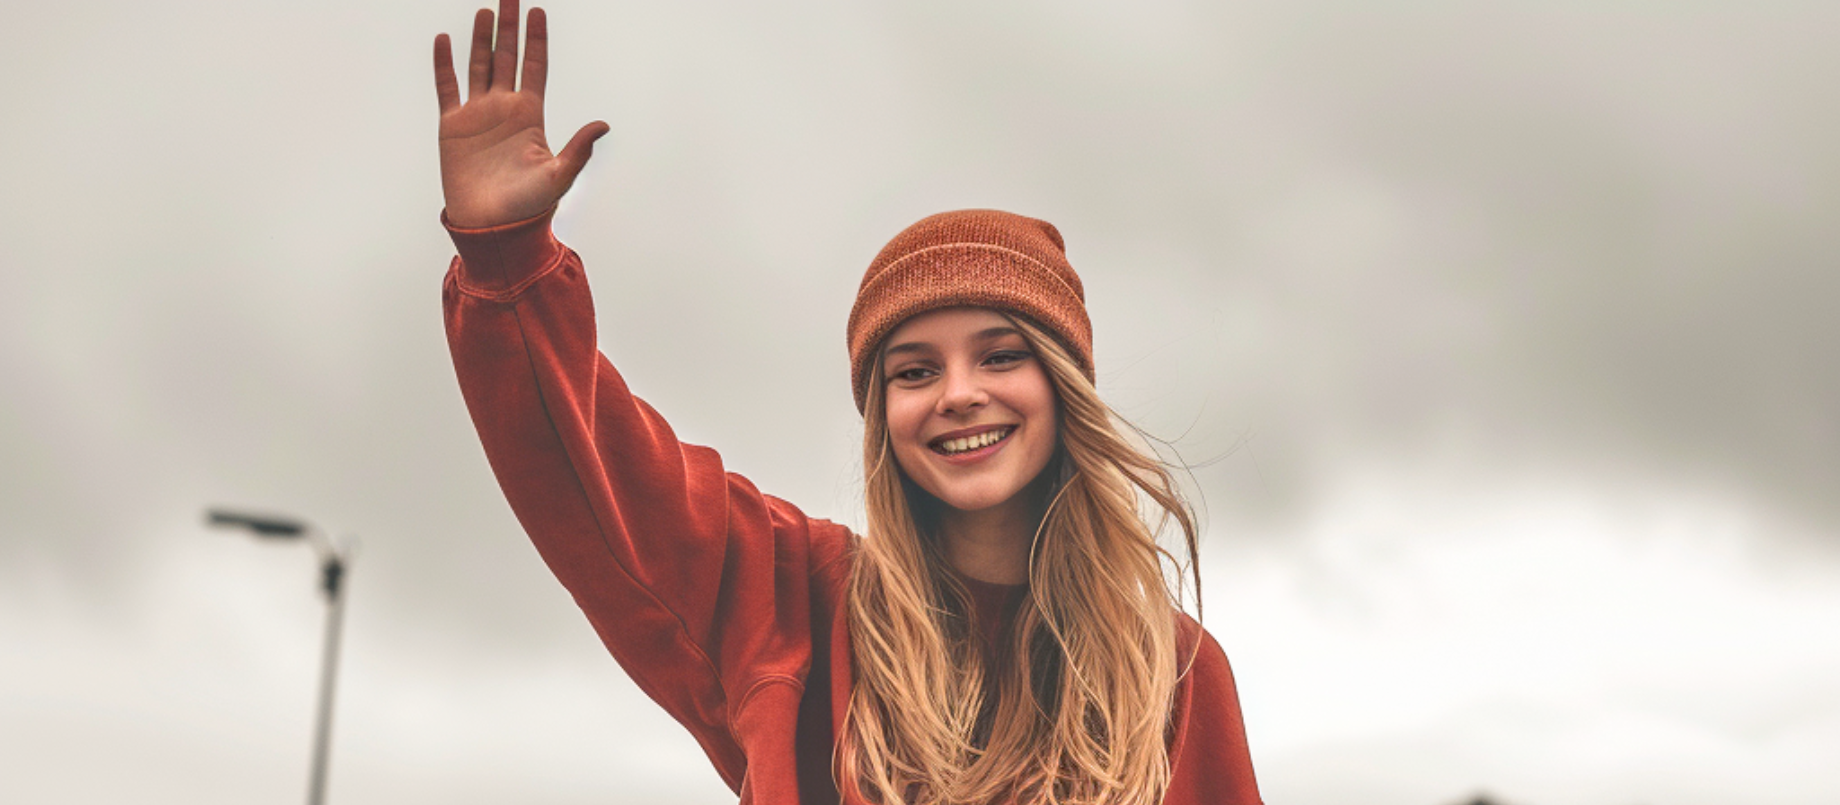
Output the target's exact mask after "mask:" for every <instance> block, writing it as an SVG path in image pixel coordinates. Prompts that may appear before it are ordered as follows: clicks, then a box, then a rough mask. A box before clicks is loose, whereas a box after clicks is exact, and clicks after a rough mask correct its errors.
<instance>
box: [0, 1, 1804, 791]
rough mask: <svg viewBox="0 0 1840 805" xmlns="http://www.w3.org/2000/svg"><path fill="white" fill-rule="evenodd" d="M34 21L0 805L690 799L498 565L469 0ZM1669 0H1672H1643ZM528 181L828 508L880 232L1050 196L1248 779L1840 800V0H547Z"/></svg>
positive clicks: (641, 731) (661, 719) (682, 360)
mask: <svg viewBox="0 0 1840 805" xmlns="http://www.w3.org/2000/svg"><path fill="white" fill-rule="evenodd" d="M15 5H18V6H20V7H18V8H10V9H9V13H8V16H9V25H8V29H9V31H11V32H12V33H11V36H9V37H8V39H9V45H8V47H6V48H4V49H0V71H4V74H5V75H7V76H9V77H10V80H8V81H4V82H0V109H5V110H6V112H5V115H4V117H5V122H4V124H0V187H3V188H4V189H0V282H4V285H5V287H6V288H8V289H9V292H7V293H4V294H0V378H4V380H0V799H4V800H5V801H7V802H9V803H11V802H19V803H53V802H56V803H62V802H146V803H187V804H188V805H192V804H196V803H238V804H242V803H251V802H286V801H291V800H295V799H298V798H299V797H300V796H301V793H302V789H304V787H305V781H306V776H307V760H308V749H309V742H310V738H311V730H312V707H313V695H314V683H315V678H316V662H317V657H318V650H319V635H320V626H321V621H320V618H321V612H322V609H321V606H320V604H319V602H318V600H317V599H316V597H315V592H314V583H315V578H314V566H313V559H312V556H311V553H310V552H309V551H307V550H306V549H305V548H304V546H297V545H295V546H290V545H277V544H261V543H256V542H254V541H253V540H250V539H247V538H244V537H241V536H238V535H235V534H230V533H224V532H218V531H212V530H208V529H206V528H205V527H204V526H203V525H202V519H203V515H202V512H203V510H204V508H205V507H206V506H207V505H214V504H228V505H236V506H244V507H251V508H255V509H259V510H265V511H272V512H282V513H291V514H296V515H299V516H302V517H306V518H309V519H311V520H313V521H315V522H317V523H320V524H322V525H324V526H326V527H327V528H329V529H331V530H332V531H334V532H335V533H338V534H355V535H357V537H358V538H359V540H361V547H360V552H359V554H358V556H357V559H356V562H355V566H354V568H353V571H352V573H351V575H350V588H349V589H350V611H349V620H348V624H347V631H346V643H345V660H344V665H343V667H342V676H341V689H340V697H341V698H340V701H339V710H338V721H337V724H336V737H335V741H334V756H333V762H332V775H331V797H330V799H331V801H334V802H339V803H386V802H388V803H395V802H404V801H409V802H421V801H427V802H436V801H438V802H445V803H462V804H465V803H488V802H493V803H496V802H505V801H517V802H542V803H587V802H635V803H636V802H646V803H667V804H670V803H684V804H685V805H688V804H690V803H722V802H732V801H733V797H732V795H730V794H729V793H728V792H727V790H726V789H725V788H724V787H723V786H722V784H721V782H720V781H719V779H718V778H717V777H716V775H715V774H714V773H713V771H712V770H711V769H710V768H709V766H708V763H707V761H706V760H705V759H704V758H703V757H702V754H701V752H700V751H699V750H698V749H697V748H696V746H695V744H694V742H692V741H691V740H690V738H689V737H688V736H687V735H686V734H685V733H684V732H683V731H682V730H681V729H680V728H678V727H677V726H676V725H675V724H673V723H672V722H670V721H669V719H668V718H666V717H665V716H663V715H662V714H661V713H660V712H659V711H658V710H657V709H656V708H655V707H654V706H653V705H651V704H650V702H648V701H647V700H646V699H645V698H644V697H643V696H642V695H641V694H640V693H639V691H638V690H637V688H636V687H634V686H633V685H632V684H631V683H630V682H629V681H627V680H626V678H625V677H624V676H623V675H622V674H621V672H620V671H619V669H618V667H617V666H616V665H615V664H614V663H613V661H612V660H611V658H609V657H608V656H607V655H606V653H605V651H604V650H603V649H602V648H601V647H600V645H599V643H598V642H597V640H596V639H595V637H594V635H593V633H592V631H591V630H590V629H589V627H588V625H587V623H586V622H585V620H584V619H583V618H582V617H581V616H580V614H579V612H577V611H576V610H575V608H574V606H573V603H572V602H571V601H570V599H569V597H568V595H567V593H566V592H564V591H563V590H562V588H561V587H560V586H559V585H558V584H556V583H555V581H554V580H553V579H552V578H551V577H550V576H549V574H548V572H547V571H546V570H545V569H544V568H543V566H542V564H541V562H540V561H539V560H538V558H537V556H536V554H535V552H534V551H533V550H532V549H531V548H530V547H529V545H528V543H527V542H526V541H525V539H524V537H523V536H522V534H521V532H520V531H519V529H518V528H517V525H516V523H515V521H514V520H513V518H512V517H511V515H510V512H509V510H508V508H507V507H506V505H505V503H504V501H503V498H502V497H501V496H500V494H499V492H498V490H497V488H496V485H495V483H494V481H493V479H492V477H491V473H490V471H489V469H488V467H487V465H486V462H485V459H484V456H483V454H482V452H481V450H480V448H479V446H478V443H477V441H476V439H475V437H474V435H473V433H472V429H471V424H470V422H469V421H468V419H467V415H466V412H465V409H464V407H463V405H462V403H461V400H460V396H459V393H458V389H457V386H456V384H455V381H454V379H453V374H452V371H451V367H450V365H449V363H448V357H447V353H446V346H445V341H444V338H443V335H442V330H441V316H440V295H439V288H440V282H441V277H442V275H443V273H444V271H445V269H446V266H447V261H448V259H449V257H450V256H451V254H452V249H451V245H450V244H449V243H448V241H447V240H446V237H445V234H444V233H443V232H442V230H441V228H440V227H439V225H438V222H437V215H438V213H439V211H440V207H441V196H440V187H439V178H438V173H437V170H436V151H435V140H434V134H435V101H434V95H433V92H432V79H431V75H430V70H429V65H428V61H429V58H428V53H429V50H430V42H431V40H432V38H433V36H434V34H435V33H437V32H441V31H446V32H449V33H450V34H455V35H457V36H458V37H459V38H460V39H461V40H462V41H464V38H465V33H466V31H467V30H468V29H469V26H470V20H471V8H470V7H468V6H466V5H459V4H450V3H447V2H435V1H434V0H413V1H412V2H392V3H387V4H381V5H380V4H376V3H361V2H356V0H326V1H325V2H318V3H308V4H263V3H229V2H222V1H221V0H217V1H215V2H202V1H201V2H172V3H162V4H155V3H128V2H120V1H119V0H115V1H114V2H96V3H56V4H53V3H39V4H35V5H30V6H27V5H24V4H15ZM1682 5H1686V6H1690V7H1689V8H1679V7H1677V6H1682ZM548 8H549V11H550V14H551V28H552V58H553V66H552V70H551V80H550V91H549V97H550V108H549V115H550V123H551V126H552V140H553V141H556V142H561V141H563V140H565V139H566V137H567V135H568V133H570V132H573V130H574V129H575V128H576V127H578V126H579V125H581V124H582V123H585V122H587V121H588V120H591V119H595V118H600V119H605V120H607V121H608V122H609V123H610V124H612V127H613V132H612V134H611V135H610V136H609V137H608V138H606V139H605V140H603V141H602V143H601V145H600V147H599V149H598V150H597V152H596V156H595V158H594V160H593V162H592V163H591V164H590V165H589V167H588V169H587V171H586V173H585V174H584V175H583V178H582V179H581V181H580V182H579V183H578V185H577V187H576V189H575V191H574V192H573V193H572V195H571V196H570V197H569V198H568V199H566V200H565V202H564V206H563V209H562V211H561V213H560V214H559V215H558V219H557V230H558V233H559V234H560V236H561V237H562V238H564V240H565V241H566V242H568V243H569V244H570V245H571V246H573V247H574V248H576V249H577V250H578V251H579V252H580V253H581V254H582V255H583V258H584V260H585V262H586V264H587V266H588V271H589V276H590V280H591V281H592V283H593V284H594V287H595V291H596V294H597V296H596V305H597V310H598V311H599V315H600V323H599V326H600V339H601V345H602V348H603V349H604V350H605V351H606V352H607V354H608V355H609V356H610V357H611V358H612V360H613V361H614V362H615V363H616V364H617V365H619V366H620V367H621V369H622V371H623V372H624V373H625V374H626V376H627V378H628V380H629V382H630V383H631V385H632V387H633V388H634V389H635V390H636V391H638V392H639V393H640V394H641V395H643V396H645V397H646V398H647V399H649V400H650V401H651V402H652V403H653V404H655V405H656V406H657V408H658V409H659V410H660V411H662V412H664V413H665V415H666V416H668V417H669V418H671V420H672V422H673V424H674V425H675V426H676V428H677V431H678V433H679V435H680V436H682V437H683V438H686V439H688V440H690V441H694V442H698V443H703V444H709V445H712V446H714V447H716V448H717V449H718V450H720V451H721V452H722V453H723V455H724V456H725V457H726V459H727V461H728V464H729V466H730V467H731V468H732V469H735V470H737V471H740V472H742V473H744V474H746V475H748V476H749V477H750V478H752V479H753V480H754V481H755V482H756V483H757V484H758V485H759V486H760V487H761V488H763V489H765V490H767V491H770V492H773V493H775V494H778V495H780V496H782V497H785V498H787V499H789V500H792V501H794V502H795V503H798V504H800V505H801V506H803V507H804V508H805V510H806V511H807V512H808V513H811V514H813V515H815V516H823V517H830V518H833V519H838V520H840V521H843V522H846V523H860V522H861V515H860V512H859V508H860V500H861V495H860V482H859V479H858V477H859V474H860V466H859V461H858V459H857V453H858V441H859V439H860V424H859V419H858V417H857V416H856V414H855V410H854V408H853V406H852V404H851V398H850V392H849V387H848V374H849V370H848V365H847V362H846V357H845V350H844V346H843V331H844V322H845V319H846V316H847V313H848V309H849V304H850V301H851V299H852V295H853V293H854V290H855V288H856V283H857V280H858V279H859V278H860V276H861V272H862V270H863V268H864V267H865V266H866V265H867V264H868V261H869V259H870V258H871V257H873V256H874V254H875V252H876V251H877V250H878V249H879V248H880V247H881V245H882V244H883V243H884V242H885V241H886V240H887V239H888V238H889V237H890V236H892V235H893V234H894V233H895V232H897V231H899V230H900V229H901V228H902V227H903V226H905V225H907V224H908V223H911V222H912V221H914V220H916V219H918V218H920V217H922V216H924V215H926V214H929V213H933V212H938V211H941V210H945V209H953V208H962V207H998V208H1003V209H1009V210H1014V211H1017V212H1021V213H1024V214H1028V215H1032V216H1036V217H1040V218H1044V219H1047V220H1049V221H1052V222H1053V223H1055V224H1056V225H1057V226H1058V227H1059V228H1060V230H1061V231H1062V233H1064V235H1065V236H1066V240H1067V244H1068V253H1069V257H1070V258H1071V260H1072V262H1073V264H1074V265H1075V266H1076V268H1078V270H1079V271H1080V272H1081V274H1082V276H1083V277H1084V278H1085V280H1086V286H1087V289H1088V294H1089V304H1090V308H1091V310H1092V314H1093V318H1094V321H1095V330H1096V356H1097V363H1098V377H1099V386H1100V390H1101V392H1102V393H1103V394H1105V395H1106V396H1107V398H1108V399H1109V400H1110V401H1111V402H1112V404H1113V405H1114V407H1116V408H1117V409H1118V410H1119V411H1120V412H1121V413H1123V414H1124V415H1126V416H1127V417H1129V418H1131V419H1132V420H1133V421H1135V422H1137V423H1138V424H1139V425H1141V426H1143V427H1144V428H1146V429H1147V430H1148V431H1150V432H1151V433H1152V434H1155V435H1157V436H1160V437H1163V438H1167V439H1170V440H1173V441H1174V443H1175V446H1176V448H1177V449H1178V450H1179V451H1180V452H1181V454H1182V456H1183V457H1184V458H1186V459H1187V460H1189V461H1190V462H1193V463H1195V464H1197V465H1199V466H1198V468H1197V469H1196V470H1195V471H1194V482H1195V485H1196V487H1197V488H1198V490H1199V492H1200V496H1201V498H1202V499H1203V501H1204V502H1205V509H1206V517H1207V523H1208V533H1207V535H1206V541H1205V543H1204V546H1203V577H1204V586H1205V592H1206V596H1207V598H1206V601H1207V609H1206V613H1205V614H1206V623H1207V625H1208V627H1209V629H1210V630H1211V631H1212V632H1213V633H1214V634H1215V635H1216V636H1217V637H1218V638H1219V640H1220V642H1221V643H1222V644H1223V645H1224V646H1225V648H1226V650H1227V652H1228V655H1229V656H1230V657H1231V659H1232V661H1233V664H1234V667H1235V669H1236V672H1237V674H1238V678H1239V683H1240V690H1241V696H1242V702H1243V705H1244V709H1245V713H1246V721H1247V728H1248V733H1249V737H1250V740H1251V745H1252V751H1253V758H1254V762H1255V765H1256V767H1257V769H1258V773H1259V776H1260V783H1261V787H1262V789H1263V791H1264V794H1265V797H1266V799H1267V800H1268V801H1270V802H1273V803H1297V804H1298V805H1341V804H1342V803H1354V802H1359V803H1363V804H1364V805H1447V804H1448V803H1453V802H1456V801H1457V800H1459V799H1460V798H1462V797H1465V796H1468V795H1472V794H1474V793H1475V792H1478V791H1489V792H1493V793H1494V794H1496V795H1497V796H1499V797H1501V798H1502V799H1504V800H1505V801H1507V802H1509V803H1516V804H1517V805H1561V804H1562V803H1580V804H1582V805H1638V804H1641V803H1652V804H1655V805H1663V804H1665V805H1728V803H1733V802H1744V803H1783V804H1785V805H1787V804H1789V803H1796V804H1801V803H1806V804H1807V805H1814V804H1815V803H1832V802H1835V801H1840V775H1836V774H1835V773H1834V772H1833V771H1832V760H1833V758H1834V757H1837V756H1840V424H1837V422H1836V413H1835V412H1837V411H1840V324H1836V321H1837V320H1840V317H1836V316H1835V311H1834V309H1835V307H1836V301H1837V300H1840V270H1837V269H1840V241H1837V240H1836V237H1835V236H1834V235H1833V232H1834V231H1835V230H1836V227H1835V224H1834V221H1835V219H1836V217H1837V215H1840V149H1837V148H1836V146H1835V143H1836V142H1840V49H1836V48H1835V47H1834V46H1833V37H1834V32H1835V31H1837V30H1840V11H1836V10H1835V9H1836V7H1835V6H1833V5H1832V4H1824V3H1764V4H1753V3H1736V2H1730V3H1693V4H1638V3H1610V4H1605V3H1582V2H1573V3H1532V2H1521V3H1453V2H1410V3H1399V2H1395V3H1389V4H1386V5H1384V6H1380V5H1379V4H1352V3H1326V2H1320V1H1318V0H1312V1H1311V2H1275V1H1274V2H1256V3H1241V2H1231V3H1200V2H1195V3H1178V2H1138V3H1131V4H1125V3H1110V4H1098V3H1070V2H1059V3H1046V2H1041V3H1026V4H1012V3H1005V4H997V3H972V2H941V1H940V0H934V1H933V2H927V3H902V4H876V5H870V4H860V3H856V4H850V3H841V2H837V3H791V2H782V3H773V4H765V5H763V4H743V3H728V4H714V3H684V2H677V3H648V4H614V3H573V2H558V3H556V4H553V5H551V6H549V7H548Z"/></svg>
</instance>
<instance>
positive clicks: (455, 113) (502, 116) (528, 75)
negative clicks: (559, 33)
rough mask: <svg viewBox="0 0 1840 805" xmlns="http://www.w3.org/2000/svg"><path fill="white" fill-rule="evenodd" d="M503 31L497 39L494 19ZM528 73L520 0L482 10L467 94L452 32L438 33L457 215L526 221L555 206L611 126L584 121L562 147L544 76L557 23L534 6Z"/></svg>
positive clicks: (448, 192) (449, 197)
mask: <svg viewBox="0 0 1840 805" xmlns="http://www.w3.org/2000/svg"><path fill="white" fill-rule="evenodd" d="M494 27H496V28H497V31H498V41H497V44H496V45H494V43H493V28H494ZM528 36H529V41H527V42H526V43H525V45H524V83H523V86H522V87H520V86H518V83H517V73H518V69H517V63H518V58H517V56H518V4H517V0H500V2H499V4H498V17H497V20H496V26H495V25H494V19H493V16H492V12H491V11H490V10H489V9H483V8H482V9H480V10H479V13H477V14H475V15H474V16H473V44H472V48H471V55H470V57H469V58H468V60H467V71H466V72H467V92H466V100H465V102H462V101H461V100H460V82H459V80H458V79H457V78H455V76H454V59H453V48H452V46H451V45H450V44H449V43H448V39H447V34H440V35H438V36H436V37H435V38H434V90H435V96H436V97H437V98H438V99H439V100H440V103H441V135H440V136H441V192H442V194H443V196H444V197H445V198H446V201H447V220H448V221H449V222H451V223H453V224H454V225H455V226H460V227H469V228H472V227H490V226H498V225H501V224H508V223H512V222H514V221H522V220H524V219H526V218H531V217H534V216H536V215H537V214H539V213H541V212H543V211H544V210H547V209H549V208H550V207H553V206H555V204H556V201H557V200H558V199H560V198H562V194H563V193H566V192H568V190H569V186H570V185H572V184H574V183H575V177H576V176H577V175H579V174H580V173H581V169H582V167H583V166H585V165H587V164H588V157H589V156H590V155H592V154H593V152H594V141H595V140H598V139H600V137H601V135H603V134H606V133H607V130H608V126H607V124H606V123H603V122H601V121H599V120H596V121H594V122H592V123H589V124H588V125H586V126H582V127H581V130H580V131H577V132H575V136H574V137H573V138H570V140H569V144H568V145H565V146H563V148H562V152H561V153H559V154H551V153H550V150H549V140H548V139H546V138H545V137H544V134H543V85H544V83H545V81H547V80H548V78H549V24H548V21H547V20H546V18H545V17H544V14H543V9H540V8H533V9H531V10H530V29H529V33H528Z"/></svg>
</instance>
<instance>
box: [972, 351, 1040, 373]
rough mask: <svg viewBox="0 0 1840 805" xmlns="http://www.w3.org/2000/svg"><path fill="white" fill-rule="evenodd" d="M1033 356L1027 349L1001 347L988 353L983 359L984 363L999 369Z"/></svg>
mask: <svg viewBox="0 0 1840 805" xmlns="http://www.w3.org/2000/svg"><path fill="white" fill-rule="evenodd" d="M1033 357H1035V356H1034V355H1032V354H1030V353H1029V351H1028V350H1022V349H1003V350H998V351H996V352H992V353H990V357H988V358H985V359H984V364H985V365H986V366H993V367H996V368H999V369H1007V368H1009V367H1011V366H1014V365H1016V364H1018V363H1021V362H1023V361H1026V360H1028V359H1030V358H1033Z"/></svg>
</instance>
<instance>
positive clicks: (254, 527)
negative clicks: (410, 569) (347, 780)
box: [205, 509, 351, 805]
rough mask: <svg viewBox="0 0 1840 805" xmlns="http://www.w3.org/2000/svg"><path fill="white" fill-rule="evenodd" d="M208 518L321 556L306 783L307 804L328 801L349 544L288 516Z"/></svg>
mask: <svg viewBox="0 0 1840 805" xmlns="http://www.w3.org/2000/svg"><path fill="white" fill-rule="evenodd" d="M205 517H206V522H208V523H209V524H211V525H214V526H218V527H222V528H240V529H243V530H245V531H248V532H250V533H252V534H254V535H256V536H257V537H259V538H262V539H305V540H307V541H308V542H311V543H312V544H313V550H314V551H315V552H316V553H318V554H319V578H320V591H321V592H324V593H325V594H326V640H325V647H324V649H323V651H322V652H321V655H320V667H319V720H318V726H317V727H316V728H315V729H314V736H313V772H312V773H313V777H312V779H311V780H309V781H308V783H307V805H322V803H324V802H325V801H326V758H327V749H328V747H329V745H330V743H331V741H332V691H333V682H334V681H335V680H336V679H337V676H338V666H339V625H340V623H341V622H342V621H343V620H344V618H345V596H344V595H342V593H343V591H344V589H345V585H344V584H343V582H344V578H345V566H346V565H347V564H350V562H351V546H350V544H349V543H346V544H343V545H341V544H336V543H334V542H333V541H332V538H331V537H328V536H326V534H325V532H323V531H320V530H319V529H317V528H314V527H313V526H312V525H310V524H308V523H306V522H305V521H302V520H295V519H293V518H289V517H274V516H269V515H258V514H247V513H243V512H233V511H227V510H224V509H210V510H208V511H207V512H205Z"/></svg>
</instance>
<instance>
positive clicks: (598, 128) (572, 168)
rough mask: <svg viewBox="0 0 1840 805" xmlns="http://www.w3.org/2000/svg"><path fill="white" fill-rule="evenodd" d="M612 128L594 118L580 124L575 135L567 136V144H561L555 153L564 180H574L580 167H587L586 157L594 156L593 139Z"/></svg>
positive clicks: (571, 181) (571, 182)
mask: <svg viewBox="0 0 1840 805" xmlns="http://www.w3.org/2000/svg"><path fill="white" fill-rule="evenodd" d="M612 128H613V127H612V126H609V125H607V124H606V123H603V122H601V121H599V120H596V121H594V122H593V123H589V124H588V125H586V126H582V127H581V131H578V132H575V136H574V137H570V138H569V144H568V145H565V146H563V147H562V153H559V154H557V155H556V162H557V164H558V165H560V167H561V168H562V178H563V180H564V181H566V182H568V183H570V184H573V183H574V182H575V176H576V175H577V174H579V173H581V169H582V168H584V167H587V165H588V157H591V156H594V141H595V140H598V139H600V138H601V137H602V136H603V135H605V134H606V133H607V132H608V131H611V130H612Z"/></svg>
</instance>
